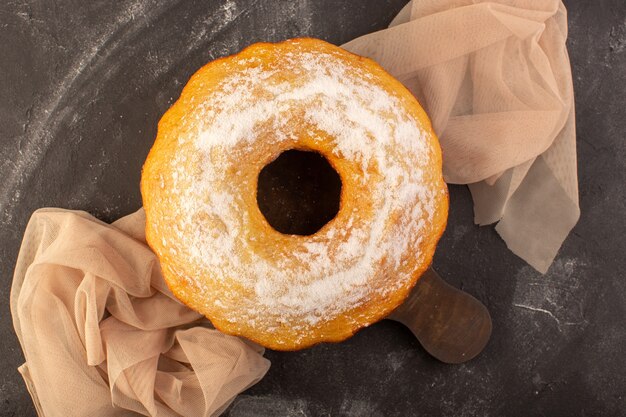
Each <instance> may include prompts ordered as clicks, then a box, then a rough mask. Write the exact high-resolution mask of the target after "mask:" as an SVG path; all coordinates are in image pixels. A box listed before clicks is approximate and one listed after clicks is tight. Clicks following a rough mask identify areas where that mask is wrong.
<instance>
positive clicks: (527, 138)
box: [343, 0, 580, 272]
mask: <svg viewBox="0 0 626 417" xmlns="http://www.w3.org/2000/svg"><path fill="white" fill-rule="evenodd" d="M566 38H567V14H566V10H565V7H564V6H563V4H562V3H561V1H560V0H502V1H497V2H488V1H480V0H473V1H472V0H419V1H417V0H416V1H413V2H411V3H409V4H408V5H407V6H406V7H405V8H404V9H403V10H402V12H401V13H400V14H399V15H398V16H397V17H396V19H395V20H394V21H393V22H392V24H391V26H390V28H389V29H385V30H382V31H380V32H375V33H372V34H369V35H365V36H362V37H360V38H357V39H355V40H353V41H351V42H348V43H347V44H345V45H343V47H344V48H346V49H348V50H350V51H352V52H354V53H357V54H359V55H364V56H368V57H371V58H373V59H375V60H376V61H378V62H379V63H380V64H381V65H382V66H383V67H385V68H386V69H387V70H388V71H389V72H390V73H391V74H393V75H394V76H395V77H397V78H398V79H399V80H400V81H402V82H403V83H404V84H405V85H406V86H407V87H408V88H409V89H410V90H411V91H412V92H413V93H414V94H415V96H416V97H417V98H418V99H419V100H420V102H421V103H422V105H423V106H424V108H425V109H426V111H427V113H428V114H429V115H430V117H431V119H432V122H433V126H434V129H435V132H436V133H437V134H438V135H439V137H440V140H441V145H442V148H443V155H444V175H445V178H446V180H447V181H448V182H450V183H455V184H469V186H470V190H471V192H472V196H473V198H474V213H475V221H476V223H478V224H481V225H484V224H490V223H494V222H497V221H499V223H498V225H497V226H496V230H497V231H498V233H500V235H501V236H502V237H503V239H504V240H505V241H506V243H507V245H508V246H509V248H510V249H511V250H512V251H513V252H514V253H516V254H517V255H519V256H520V257H522V258H523V259H524V260H526V261H527V262H528V263H529V264H530V265H532V266H533V267H535V268H536V269H537V270H539V271H541V272H546V270H547V269H548V267H549V266H550V264H551V263H552V260H553V259H554V257H555V256H556V253H557V251H558V250H559V248H560V246H561V243H562V242H563V240H564V239H565V238H566V237H567V235H568V233H569V231H570V230H571V228H572V227H573V226H574V225H575V224H576V222H577V220H578V217H579V214H580V212H579V207H578V180H577V173H576V172H577V171H576V135H575V127H574V101H573V89H572V78H571V73H570V64H569V57H568V55H567V50H566V47H565V40H566Z"/></svg>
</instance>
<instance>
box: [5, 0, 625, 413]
mask: <svg viewBox="0 0 626 417" xmlns="http://www.w3.org/2000/svg"><path fill="white" fill-rule="evenodd" d="M405 1H406V0H385V1H381V0H367V1H364V0H353V1H348V0H321V1H313V0H311V1H305V0H302V1H297V2H295V1H289V0H281V1H276V0H274V1H272V0H228V1H193V2H191V1H170V2H164V1H148V0H124V1H119V2H110V1H102V0H94V1H92V2H88V3H87V2H85V3H84V4H82V3H80V2H73V1H70V0H57V1H45V0H23V1H5V2H2V4H1V5H0V39H1V40H2V42H0V57H1V58H0V141H1V144H2V145H1V147H0V178H2V180H1V181H0V233H1V234H0V242H1V244H0V260H1V261H0V268H1V275H0V279H1V281H0V302H1V305H2V310H1V311H0V352H1V355H2V361H0V375H1V378H0V415H2V416H34V415H35V411H34V409H33V407H32V405H31V400H30V397H29V395H28V393H27V391H26V389H25V386H24V383H23V382H22V380H21V378H20V376H19V374H18V373H17V371H16V368H17V367H18V366H19V365H20V364H21V363H22V361H23V357H22V353H21V350H20V347H19V345H18V342H17V339H16V337H15V335H14V332H13V327H12V323H11V318H10V313H9V307H8V305H9V290H10V285H11V278H12V272H13V267H14V264H15V259H16V255H17V251H18V247H19V243H20V240H21V236H22V233H23V230H24V227H25V225H26V222H27V221H28V218H29V216H30V214H31V213H32V212H33V210H35V209H37V208H38V207H42V206H59V207H66V208H73V209H83V210H87V211H89V212H90V213H92V214H94V215H96V216H97V217H99V218H101V219H103V220H106V221H112V220H114V219H116V218H118V217H120V216H122V215H125V214H128V213H130V212H132V211H134V210H136V209H137V208H138V207H139V206H140V204H141V199H140V194H139V188H138V183H139V178H140V167H141V165H142V163H143V161H144V159H145V157H146V155H147V152H148V150H149V148H150V146H151V144H152V142H153V140H154V137H155V130H156V124H157V121H158V120H159V117H160V116H161V115H162V114H163V112H164V111H165V110H166V109H167V108H168V107H169V106H170V105H171V104H172V102H173V100H175V98H176V97H177V96H178V95H179V93H180V90H181V88H182V87H183V85H184V84H185V82H186V81H187V79H188V78H189V76H190V75H191V74H192V73H193V72H194V71H195V70H196V69H198V68H199V67H200V66H201V65H203V64H204V63H206V62H208V61H210V60H213V59H215V58H217V57H220V56H224V55H228V54H231V53H234V52H236V51H238V50H240V49H241V48H243V47H244V46H246V45H248V44H250V43H252V42H255V41H278V40H281V39H285V38H290V37H296V36H303V35H308V36H314V37H318V38H322V39H326V40H328V41H330V42H333V43H335V44H341V43H343V42H346V41H348V40H350V39H353V38H354V37H356V36H359V35H362V34H365V33H368V32H372V31H374V30H377V29H382V28H384V27H385V26H386V25H387V24H388V23H389V22H390V21H391V19H392V17H393V16H394V15H395V14H396V13H397V12H398V11H399V10H400V8H401V7H402V6H403V5H404V3H405ZM565 3H566V6H567V7H568V10H569V28H570V37H569V41H568V46H569V52H570V56H571V62H572V69H573V75H574V85H575V92H576V124H577V134H578V156H579V176H580V205H581V211H582V215H581V219H580V222H579V223H578V225H577V226H576V227H575V228H574V230H573V232H572V233H571V235H570V236H569V237H568V239H567V240H566V241H565V243H564V245H563V247H562V249H561V251H560V252H559V255H558V257H557V258H556V261H555V262H554V264H553V265H552V267H551V268H550V270H549V272H548V273H547V274H546V275H545V276H541V275H540V274H538V273H536V272H535V271H534V270H533V269H532V268H530V267H529V266H527V265H526V264H525V263H524V262H523V261H521V260H520V259H518V258H517V257H515V256H514V255H513V254H511V253H510V252H509V251H508V250H507V248H506V246H505V244H504V243H503V241H502V240H501V239H500V238H499V237H498V235H497V234H496V233H495V231H494V229H493V227H480V228H479V227H477V226H475V225H473V222H472V205H471V197H470V194H469V192H468V190H467V188H466V187H464V186H452V187H451V188H450V194H451V201H450V202H451V211H450V221H449V225H448V228H447V231H446V233H445V235H444V236H443V238H442V241H441V244H440V246H439V250H438V252H437V254H436V257H435V261H434V264H435V267H436V269H437V270H438V271H439V272H440V274H441V275H442V276H443V278H444V279H446V280H447V281H448V282H450V283H451V284H453V285H455V286H457V287H460V288H462V289H464V290H465V291H467V292H469V293H471V294H473V295H474V296H476V297H477V298H478V299H480V300H481V301H482V302H483V303H485V304H486V305H487V307H488V308H489V310H490V311H491V314H492V317H493V324H494V330H493V335H492V339H491V341H490V343H489V345H488V346H487V348H486V349H485V351H484V352H483V353H482V354H481V355H480V356H479V357H478V358H477V359H475V360H473V361H471V362H469V363H467V364H463V365H454V366H453V365H445V364H442V363H439V362H437V361H436V360H434V359H432V358H431V357H430V356H429V355H428V354H427V353H426V352H425V351H424V350H423V349H422V348H421V346H420V345H419V344H418V343H417V342H416V340H414V338H413V337H412V336H411V334H410V333H409V332H408V330H407V329H405V328H403V327H402V325H400V324H398V323H394V322H390V321H383V322H380V323H378V324H376V325H373V326H371V327H370V328H367V329H365V330H363V331H361V332H359V333H358V334H357V335H356V336H354V337H353V338H352V339H350V340H348V341H346V342H344V343H340V344H332V345H321V346H316V347H314V348H312V349H308V350H304V351H300V352H294V353H280V352H271V351H268V352H267V357H268V358H269V359H270V360H271V361H272V367H271V369H270V370H269V373H268V374H267V376H266V377H265V378H264V379H263V380H262V381H261V382H260V383H258V384H257V385H255V386H254V387H252V388H251V389H249V390H248V391H246V392H245V393H244V394H242V395H240V396H239V397H238V398H237V400H236V401H235V402H234V404H233V406H231V408H230V409H229V411H228V412H227V413H226V414H227V415H229V416H230V417H243V416H266V415H267V416H411V415H431V416H440V415H441V416H474V415H477V416H520V417H522V416H523V417H528V416H619V415H626V398H625V397H626V359H625V356H626V355H625V354H626V325H625V316H626V274H625V272H626V258H625V254H626V239H624V234H625V233H626V216H625V213H626V197H625V191H626V166H625V165H626V142H625V136H626V114H624V105H625V104H626V93H625V90H626V89H625V86H626V2H624V0H595V1H583V0H580V1H574V0H570V1H566V2H565Z"/></svg>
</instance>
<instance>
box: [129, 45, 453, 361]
mask: <svg viewBox="0 0 626 417" xmlns="http://www.w3.org/2000/svg"><path fill="white" fill-rule="evenodd" d="M296 48H297V49H298V50H300V51H302V50H306V51H308V50H310V51H322V52H324V53H328V54H332V55H333V56H334V57H337V59H340V60H342V62H345V63H347V64H348V65H353V66H354V67H355V68H357V67H358V68H359V71H361V72H369V73H370V74H372V76H373V78H374V80H375V81H376V83H378V85H379V86H380V87H381V88H383V89H384V90H385V91H386V92H387V93H388V94H389V95H391V96H394V97H395V98H397V99H398V100H400V102H401V103H402V106H403V107H404V109H405V110H406V111H407V112H408V113H409V114H411V115H412V116H413V117H414V118H415V120H416V121H417V124H418V125H419V127H420V129H421V130H422V131H423V132H425V135H424V136H423V138H424V140H425V141H427V146H428V148H429V151H430V156H431V158H430V159H429V162H428V164H425V165H424V166H422V167H421V168H422V169H423V170H424V173H425V174H424V176H425V178H426V181H425V183H424V186H426V187H427V188H428V189H429V190H434V191H435V194H434V195H435V196H436V201H435V202H434V203H433V204H434V206H435V208H436V210H434V211H433V213H431V214H432V218H431V219H430V220H429V221H428V223H429V226H430V228H429V229H428V230H429V233H428V234H427V235H425V236H421V239H420V241H419V246H418V247H415V249H416V253H419V254H420V256H419V257H418V256H415V257H414V259H407V260H406V263H405V264H403V266H401V267H400V269H401V270H402V271H409V272H408V273H407V272H404V273H405V274H406V275H407V276H408V279H405V280H404V281H403V282H401V283H400V284H399V285H397V286H396V288H394V289H393V291H391V292H384V291H380V292H371V293H370V294H369V297H368V298H367V299H366V300H362V301H361V302H359V303H358V304H357V305H355V306H351V308H350V309H348V311H346V312H344V313H343V314H339V315H335V316H332V317H329V318H328V320H323V321H322V322H320V324H319V326H317V325H316V326H317V327H316V326H312V327H311V326H309V327H307V330H309V331H307V332H299V331H298V330H294V329H297V328H298V326H304V324H302V322H299V321H297V320H294V319H290V320H288V321H287V322H285V323H279V322H276V323H275V325H276V327H277V328H276V329H273V330H272V331H267V329H266V328H264V327H263V326H260V325H258V324H255V323H251V322H249V321H247V320H242V321H237V320H234V321H233V318H232V316H227V315H225V314H222V312H221V310H220V309H219V308H217V307H216V305H215V303H216V301H215V299H213V298H210V299H209V298H207V296H206V294H207V293H206V292H204V291H201V289H200V288H199V287H198V285H197V283H195V282H196V281H194V279H195V277H189V275H190V272H191V273H195V271H198V270H200V271H204V272H203V273H209V274H210V275H212V276H211V277H210V279H209V278H207V282H209V281H210V286H213V287H211V288H210V290H213V289H214V288H216V287H215V286H217V285H224V286H228V290H229V292H228V294H235V295H237V294H239V293H241V294H244V293H245V295H246V296H247V297H253V296H254V295H253V294H249V292H250V290H249V289H247V288H246V287H245V286H244V285H240V284H239V283H237V281H236V280H235V279H232V277H229V276H224V277H222V276H219V275H220V272H219V271H210V272H209V271H205V270H202V269H198V266H197V265H196V264H194V261H193V260H189V261H188V262H185V261H184V259H183V260H181V257H180V256H176V255H175V254H173V253H172V252H171V250H170V248H169V247H167V245H166V244H165V243H164V242H168V241H174V242H176V237H175V236H173V234H172V232H170V230H171V228H172V227H174V226H175V223H177V222H178V221H179V220H180V219H179V218H178V217H177V214H176V213H175V214H172V213H171V210H170V208H171V206H172V205H173V204H174V205H175V204H179V201H178V200H176V199H173V198H174V197H172V196H171V195H170V194H168V193H167V190H168V189H172V188H175V187H176V186H178V183H174V182H172V179H171V176H170V175H169V174H168V173H169V172H170V171H171V158H172V157H173V156H174V155H176V154H177V153H179V152H180V148H179V147H180V143H179V142H178V141H177V138H178V137H181V136H184V135H185V134H188V133H189V131H190V130H191V129H194V128H195V127H196V122H194V121H189V119H188V117H189V115H190V114H191V113H193V112H194V111H195V110H196V108H197V106H198V102H202V101H203V100H205V99H206V98H207V97H208V96H207V91H211V90H212V89H213V90H215V89H218V83H219V81H220V80H222V79H223V78H224V77H226V76H227V75H228V74H230V73H232V72H234V71H241V70H242V69H244V68H242V67H241V65H244V64H242V62H247V61H245V60H244V59H242V58H246V57H247V58H249V57H255V59H258V60H260V61H261V62H262V63H263V64H262V65H271V64H272V63H274V61H276V59H277V58H276V55H277V54H281V53H285V51H290V50H293V49H296ZM294 111H295V110H294ZM309 127H310V126H309ZM299 133H301V134H300V136H299V137H298V138H297V141H295V142H294V141H285V142H284V143H282V144H281V145H280V146H276V145H275V144H270V145H268V144H266V142H268V143H269V142H270V141H258V143H257V144H256V147H255V148H254V149H253V150H252V151H246V152H248V153H250V154H253V155H252V156H250V157H249V159H248V160H247V162H248V163H247V164H245V165H244V166H243V168H242V171H244V173H243V174H237V175H239V176H237V175H234V173H233V176H232V181H234V182H237V181H241V183H242V184H245V185H241V199H242V201H243V202H242V203H241V207H243V208H245V209H246V210H247V212H248V213H249V217H250V218H249V219H248V220H246V223H245V230H244V231H243V232H244V233H245V234H246V236H248V237H250V236H254V237H255V238H256V237H259V239H254V240H255V241H258V242H259V244H258V245H257V246H254V245H253V246H250V247H251V248H253V249H254V250H255V256H262V257H264V258H265V259H267V260H268V262H274V263H275V262H277V260H278V259H279V258H280V257H281V256H282V257H283V258H284V257H285V254H290V253H295V252H297V250H298V248H299V247H300V245H301V244H302V242H303V239H304V237H300V236H286V235H280V234H279V233H278V232H276V231H275V230H273V229H272V228H271V226H269V224H268V223H267V221H266V220H265V218H264V217H263V215H262V214H261V213H260V211H259V209H258V207H257V204H256V195H255V193H256V185H257V183H256V181H257V175H258V172H259V171H260V169H261V168H262V167H263V166H264V165H266V164H267V163H269V162H270V161H271V160H273V159H274V158H276V157H277V156H278V155H279V154H280V153H281V152H282V151H284V150H286V149H290V148H293V147H297V148H304V149H314V150H316V151H318V152H320V153H321V154H323V155H324V156H325V157H326V158H327V159H328V161H329V162H330V164H331V165H332V166H333V167H334V168H335V169H336V170H337V172H338V173H339V175H340V177H341V179H342V183H343V191H342V195H341V203H340V210H339V214H338V215H337V217H336V218H335V219H333V220H332V221H331V222H329V223H328V224H327V225H325V226H324V227H323V228H322V230H320V231H319V232H318V233H319V234H322V233H324V232H325V231H328V230H330V229H333V228H343V229H345V228H346V221H344V220H345V218H344V217H342V216H343V214H342V213H349V212H351V211H352V210H354V209H357V210H358V211H359V212H361V213H362V216H363V219H362V221H363V222H365V221H366V220H367V219H368V218H367V214H368V213H369V212H368V210H369V211H370V212H371V211H372V210H374V208H373V207H374V206H375V205H376V204H377V202H376V201H370V200H371V196H370V197H368V196H367V195H364V193H363V192H362V188H360V187H362V186H361V185H359V184H360V183H361V182H362V181H361V180H362V176H363V172H360V171H359V168H358V166H357V165H356V164H355V163H354V162H353V161H350V160H349V159H348V158H343V157H339V156H338V155H337V152H336V151H335V150H334V148H333V145H332V143H331V139H332V137H331V136H330V135H328V134H327V133H326V132H316V136H315V137H310V136H308V133H307V132H305V131H302V132H299ZM320 137H322V138H326V139H327V140H320ZM220 157H222V156H220ZM187 168H188V170H190V171H193V170H197V169H198V168H197V166H195V165H194V164H193V163H191V162H189V166H188V167H187ZM407 169H408V168H407ZM441 173H442V157H441V150H440V148H439V145H438V141H437V138H436V136H435V134H434V132H433V131H432V127H431V123H430V120H429V119H428V116H427V115H426V113H425V112H424V110H423V109H422V108H421V106H420V105H419V103H418V102H417V100H416V99H415V98H414V97H413V96H412V94H411V93H410V92H409V91H408V90H407V89H406V88H405V87H404V86H403V85H402V84H401V83H400V82H399V81H397V80H395V79H394V78H393V77H391V76H390V75H389V74H387V73H386V72H385V71H384V70H383V69H382V68H381V67H380V66H379V65H378V64H376V63H375V62H374V61H372V60H370V59H367V58H364V57H360V56H357V55H354V54H351V53H349V52H347V51H344V50H342V49H340V48H337V47H335V46H333V45H330V44H327V43H325V42H322V41H319V40H316V39H307V38H304V39H294V40H289V41H285V42H281V43H278V44H269V43H259V44H254V45H251V46H249V47H248V48H246V49H244V50H243V51H242V52H240V53H239V54H237V55H234V56H231V57H226V58H221V59H218V60H216V61H213V62H211V63H209V64H207V65H206V66H204V67H203V68H201V69H200V70H199V71H198V72H197V73H196V74H194V75H193V76H192V78H191V79H190V81H189V83H188V84H187V85H186V86H185V88H184V89H183V92H182V94H181V97H180V99H179V100H178V101H177V102H176V103H175V104H174V105H173V106H172V107H171V108H170V109H169V110H168V111H167V112H166V114H165V115H164V116H163V118H162V119H161V120H160V122H159V125H158V134H157V139H156V141H155V144H154V146H153V148H152V149H151V151H150V153H149V155H148V158H147V160H146V163H145V165H144V168H143V172H142V180H141V192H142V196H143V202H144V208H145V212H146V239H147V241H148V244H149V245H150V246H151V248H152V249H153V250H154V251H155V253H156V254H157V255H158V257H159V260H160V263H161V267H162V270H163V275H164V278H165V281H166V282H167V285H168V286H169V288H170V290H171V291H172V293H173V294H174V295H176V297H177V298H179V299H180V300H181V301H182V302H184V303H185V304H186V305H188V306H189V307H190V308H192V309H194V310H196V311H199V312H201V313H203V314H205V315H206V316H207V317H208V318H209V319H210V320H211V322H212V323H213V324H214V326H215V327H216V328H217V329H219V330H221V331H222V332H224V333H228V334H233V335H238V336H244V337H246V338H248V339H250V340H252V341H254V342H257V343H259V344H261V345H263V346H266V347H268V348H272V349H277V350H296V349H301V348H305V347H309V346H312V345H314V344H316V343H320V342H339V341H342V340H345V339H346V338H348V337H350V336H352V335H353V334H354V333H355V332H356V331H358V330H359V329H360V328H362V327H364V326H367V325H369V324H371V323H374V322H376V321H378V320H380V319H383V318H384V317H386V316H387V315H388V314H389V313H390V312H391V311H393V310H394V309H395V308H396V307H398V306H399V305H400V304H401V303H402V302H403V301H404V299H405V298H406V297H407V296H408V294H409V292H410V291H411V289H412V287H413V286H414V285H415V283H416V281H417V280H418V279H419V277H420V276H421V275H422V273H423V272H424V271H425V270H426V268H428V266H429V265H430V263H431V261H432V256H433V254H434V250H435V246H436V244H437V242H438V240H439V238H440V237H441V234H442V233H443V231H444V229H445V225H446V221H447V215H448V194H447V188H446V186H445V183H444V182H443V178H442V174H441ZM368 174H371V175H372V176H373V177H376V176H377V175H378V176H381V173H376V172H374V171H371V172H369V171H368ZM383 174H384V173H383ZM241 175H243V176H241ZM164 190H165V191H164ZM368 198H370V200H368ZM168 210H169V211H168ZM370 214H371V213H370ZM180 221H181V222H182V220H180ZM386 221H387V224H386V227H388V228H389V227H393V226H394V222H396V223H398V224H399V223H400V221H401V220H400V219H394V218H389V219H388V220H386ZM218 226H219V225H218ZM396 226H397V225H396ZM355 227H358V225H357V226H355ZM267 242H270V245H272V244H273V245H274V246H273V248H274V249H276V252H267ZM339 243H341V242H339ZM264 245H265V246H264ZM170 246H171V244H170ZM237 255H238V256H241V259H242V262H244V261H245V259H246V256H247V255H246V254H241V253H238V254H237ZM379 262H381V263H385V262H387V260H386V258H385V257H383V258H381V260H380V261H379ZM389 263H391V260H389ZM378 266H380V265H378ZM378 266H377V267H378ZM386 271H388V274H391V275H393V274H395V273H397V274H400V273H401V272H402V271H400V270H397V269H394V268H392V267H389V268H388V269H387V270H386ZM189 278H191V279H189ZM380 279H381V282H393V277H382V278H380ZM220 283H222V284H220ZM207 285H209V284H207ZM216 291H217V290H216ZM218 301H219V300H218ZM228 301H229V302H231V301H230V300H228ZM232 303H234V305H235V306H236V304H237V300H235V301H233V302H232ZM268 313H270V314H271V312H268ZM242 317H243V316H242ZM259 319H261V318H260V317H259Z"/></svg>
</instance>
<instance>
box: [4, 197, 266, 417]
mask: <svg viewBox="0 0 626 417" xmlns="http://www.w3.org/2000/svg"><path fill="white" fill-rule="evenodd" d="M144 226H145V218H144V216H143V210H140V211H138V212H137V213H135V214H132V215H130V216H127V217H124V218H122V219H120V220H119V221H117V222H115V223H114V224H113V225H108V224H105V223H102V222H100V221H98V220H96V219H95V218H93V217H91V216H90V215H88V214H86V213H84V212H75V211H68V210H61V209H42V210H39V211H37V212H35V214H33V216H32V218H31V220H30V222H29V224H28V227H27V229H26V232H25V235H24V241H23V243H22V248H21V250H20V254H19V257H18V261H17V266H16V269H15V276H14V278H13V287H12V288H11V313H12V315H13V322H14V326H15V331H16V333H17V335H18V338H19V340H20V343H21V345H22V349H23V351H24V356H25V357H26V363H25V364H24V365H22V367H21V368H20V372H21V373H22V375H23V377H24V380H25V381H26V385H27V387H28V389H29V391H30V393H31V395H32V397H33V401H34V403H35V406H36V408H37V410H38V413H39V415H40V416H45V417H55V416H59V417H71V416H81V417H82V416H98V417H103V416H126V415H128V416H130V415H137V413H139V414H141V415H149V416H157V415H158V416H180V415H182V416H213V415H217V414H219V413H220V412H221V411H223V410H224V409H225V408H226V407H227V406H228V404H230V402H231V401H232V400H233V399H234V397H235V396H236V395H237V394H238V393H239V392H241V391H243V390H244V389H246V388H247V387H249V386H251V385H252V384H254V383H256V382H257V381H259V380H260V379H261V378H262V377H263V375H264V374H265V372H266V371H267V370H268V368H269V361H268V360H266V359H265V358H263V356H262V354H263V349H261V348H259V347H258V346H255V345H253V344H251V343H247V342H245V341H243V340H242V339H239V338H237V337H232V336H227V335H224V334H222V333H220V332H218V331H216V330H214V329H212V328H211V327H210V324H209V323H208V321H207V320H206V319H203V318H201V317H200V316H199V315H198V314H197V313H195V312H194V311H192V310H190V309H188V308H187V307H185V306H184V305H182V304H181V303H180V302H178V301H177V300H176V299H175V298H174V296H173V295H172V294H171V293H170V292H169V290H168V289H167V286H166V285H165V282H164V281H163V279H162V277H161V274H160V271H159V267H158V262H157V260H156V258H155V256H154V254H153V253H152V252H151V251H150V249H149V248H148V247H147V246H146V244H145V243H144V234H143V230H144Z"/></svg>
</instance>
